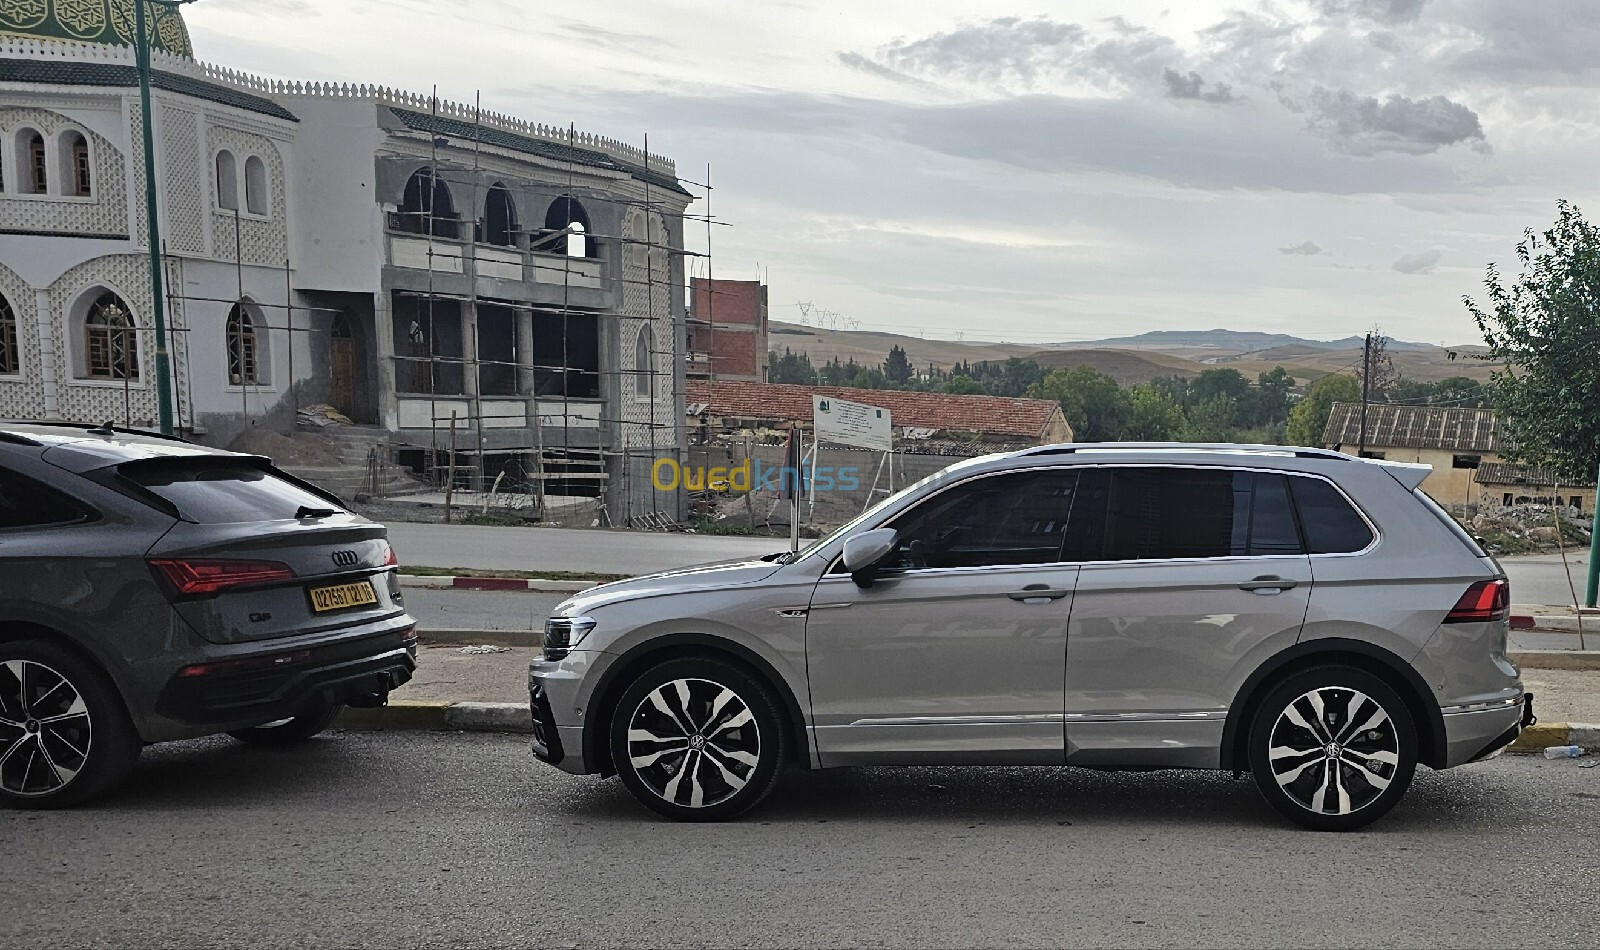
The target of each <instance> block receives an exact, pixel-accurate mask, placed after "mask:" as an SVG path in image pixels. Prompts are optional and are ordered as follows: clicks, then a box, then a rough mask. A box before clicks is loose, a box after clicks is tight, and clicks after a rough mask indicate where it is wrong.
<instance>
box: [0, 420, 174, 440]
mask: <svg viewBox="0 0 1600 950" xmlns="http://www.w3.org/2000/svg"><path fill="white" fill-rule="evenodd" d="M7 424H10V425H19V426H39V427H41V428H44V427H48V428H52V429H75V430H77V431H79V432H85V433H93V434H95V435H107V434H111V433H115V434H118V435H142V436H144V437H145V438H149V439H164V440H166V441H168V442H182V443H184V444H185V445H193V444H194V443H192V442H190V441H189V440H188V439H185V438H184V437H183V436H181V435H165V434H163V433H160V432H148V431H146V430H144V429H130V428H127V427H125V426H114V425H112V424H111V423H109V422H105V423H102V424H100V425H88V424H85V423H82V422H62V421H58V420H53V419H39V420H34V419H10V420H7V421H5V422H0V427H3V426H5V425H7ZM36 444H37V443H36Z"/></svg>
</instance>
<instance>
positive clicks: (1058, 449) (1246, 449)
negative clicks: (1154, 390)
mask: <svg viewBox="0 0 1600 950" xmlns="http://www.w3.org/2000/svg"><path fill="white" fill-rule="evenodd" d="M1128 451H1134V452H1227V453H1233V454H1241V455H1283V456H1293V457H1294V458H1325V459H1351V458H1354V456H1351V455H1346V454H1344V453H1343V452H1335V451H1333V450H1332V449H1313V448H1306V447H1305V446H1299V445H1254V444H1247V443H1235V442H1070V443H1063V444H1060V445H1040V446H1035V447H1034V448H1031V449H1023V450H1022V451H1020V452H1018V453H1017V455H1021V456H1032V455H1074V454H1077V453H1088V452H1128Z"/></svg>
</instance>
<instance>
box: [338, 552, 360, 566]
mask: <svg viewBox="0 0 1600 950" xmlns="http://www.w3.org/2000/svg"><path fill="white" fill-rule="evenodd" d="M360 561H361V558H360V557H359V556H358V555H357V554H356V552H354V551H335V552H333V563H334V564H337V565H338V566H339V567H355V566H356V564H358V563H360Z"/></svg>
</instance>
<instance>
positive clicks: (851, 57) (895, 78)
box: [839, 52, 927, 86]
mask: <svg viewBox="0 0 1600 950" xmlns="http://www.w3.org/2000/svg"><path fill="white" fill-rule="evenodd" d="M839 62H841V63H843V64H845V65H846V66H849V67H850V68H851V69H854V70H858V71H860V72H863V73H866V74H867V75H869V76H876V77H878V78H879V79H887V80H889V81H890V82H898V83H908V84H910V85H914V86H926V85H927V83H926V82H924V81H923V80H921V79H918V78H917V77H915V76H907V75H906V74H905V73H903V72H900V71H899V70H898V69H890V68H889V67H887V66H885V65H883V64H882V63H880V62H878V61H876V60H872V59H868V58H867V57H865V56H862V55H861V54H860V53H850V52H845V53H840V54H839Z"/></svg>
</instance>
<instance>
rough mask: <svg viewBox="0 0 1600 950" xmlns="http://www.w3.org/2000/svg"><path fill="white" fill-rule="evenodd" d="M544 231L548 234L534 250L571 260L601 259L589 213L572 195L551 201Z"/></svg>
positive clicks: (546, 213)
mask: <svg viewBox="0 0 1600 950" xmlns="http://www.w3.org/2000/svg"><path fill="white" fill-rule="evenodd" d="M544 229H545V231H546V232H547V233H546V235H545V237H544V238H542V239H541V240H540V241H539V244H538V246H537V247H536V248H534V249H535V250H538V251H543V252H544V253H546V254H565V255H566V256H568V257H599V256H600V253H599V248H598V247H596V246H595V242H594V237H593V234H594V230H593V229H592V228H591V227H590V226H589V214H588V212H586V211H584V210H583V205H581V204H579V203H578V199H576V198H574V197H572V196H571V195H562V196H561V197H559V198H557V199H556V200H555V201H552V202H550V210H548V211H546V212H545V215H544Z"/></svg>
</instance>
